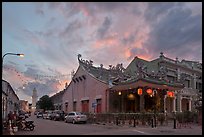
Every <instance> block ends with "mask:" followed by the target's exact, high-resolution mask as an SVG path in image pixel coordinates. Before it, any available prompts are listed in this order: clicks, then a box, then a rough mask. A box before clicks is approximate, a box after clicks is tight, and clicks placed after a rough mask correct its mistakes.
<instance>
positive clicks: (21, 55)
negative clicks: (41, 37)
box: [2, 53, 24, 76]
mask: <svg viewBox="0 0 204 137" xmlns="http://www.w3.org/2000/svg"><path fill="white" fill-rule="evenodd" d="M6 55H15V56H20V57H24V54H16V53H6V54H4V55H3V57H2V76H3V61H4V57H5V56H6Z"/></svg>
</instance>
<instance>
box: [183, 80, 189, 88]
mask: <svg viewBox="0 0 204 137" xmlns="http://www.w3.org/2000/svg"><path fill="white" fill-rule="evenodd" d="M184 85H185V87H187V88H189V87H190V80H185V82H184Z"/></svg>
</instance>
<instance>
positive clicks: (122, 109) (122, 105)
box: [121, 93, 124, 112]
mask: <svg viewBox="0 0 204 137" xmlns="http://www.w3.org/2000/svg"><path fill="white" fill-rule="evenodd" d="M123 94H124V93H123ZM123 94H122V95H121V112H124V104H123Z"/></svg>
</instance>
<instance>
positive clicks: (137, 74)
mask: <svg viewBox="0 0 204 137" xmlns="http://www.w3.org/2000/svg"><path fill="white" fill-rule="evenodd" d="M78 61H79V65H80V66H82V67H83V68H84V69H85V70H86V71H87V72H88V73H89V74H90V75H92V76H94V77H95V78H96V79H98V80H101V81H104V82H105V83H107V84H109V85H111V86H110V87H112V86H114V85H125V84H130V83H135V82H137V81H139V80H142V81H145V82H150V83H154V84H160V85H168V86H171V87H183V84H181V83H179V82H175V83H170V82H169V81H168V79H167V76H166V73H167V70H166V68H165V67H160V68H159V69H158V71H157V72H152V71H147V66H148V67H150V66H154V64H155V63H154V64H153V63H151V62H148V61H145V60H142V59H139V58H138V57H136V58H134V60H133V61H132V62H131V63H130V65H129V66H128V67H127V69H125V68H124V67H123V66H122V63H121V64H117V65H116V66H112V65H109V69H106V68H103V65H102V64H101V65H100V67H95V66H93V61H92V60H83V59H81V55H80V54H79V55H78ZM154 61H158V60H154ZM154 61H153V62H154ZM131 67H132V70H135V71H134V72H130V71H129V68H131Z"/></svg>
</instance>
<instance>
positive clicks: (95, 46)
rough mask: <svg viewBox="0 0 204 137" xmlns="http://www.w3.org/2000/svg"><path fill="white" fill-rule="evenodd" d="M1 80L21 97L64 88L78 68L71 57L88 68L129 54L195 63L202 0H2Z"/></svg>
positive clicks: (198, 57) (199, 50)
mask: <svg viewBox="0 0 204 137" xmlns="http://www.w3.org/2000/svg"><path fill="white" fill-rule="evenodd" d="M2 8H3V9H2V29H3V30H2V39H3V40H2V56H3V55H4V54H5V53H8V52H11V53H23V54H25V57H24V58H21V57H18V56H11V55H7V56H5V58H4V62H3V79H4V80H6V81H8V82H9V83H10V84H11V86H12V87H13V89H14V91H15V92H16V94H17V95H18V96H19V98H20V99H24V100H28V101H29V103H31V95H32V90H33V88H34V87H36V89H37V92H38V97H39V98H40V97H42V96H43V95H53V94H54V93H56V92H59V91H61V90H63V89H64V85H65V83H66V82H67V83H69V82H70V79H71V75H70V74H71V71H73V70H75V71H76V70H77V68H78V60H77V55H78V54H81V55H82V58H83V59H87V60H92V61H93V64H94V66H100V64H103V66H104V67H105V68H108V65H109V64H112V65H116V64H117V63H123V65H124V67H127V65H128V64H129V63H130V62H131V61H132V60H133V59H134V57H135V56H138V57H139V58H142V59H146V60H149V61H150V60H153V59H156V58H158V57H159V55H160V52H161V51H162V52H163V53H164V55H165V56H167V57H169V58H171V59H175V58H176V57H178V59H179V61H181V60H182V59H185V60H192V61H199V62H200V63H201V62H202V3H201V2H197V3H193V2H186V3H183V2H179V3H173V2H170V3H169V2H164V3H156V2H155V3H149V2H148V3H144V2H141V3H138V2H133V3H132V2H114V3H113V2H109V3H108V2H107V3H104V2H100V3H94V2H87V3H81V2H76V3H73V2H66V3H58V2H50V3H47V2H41V3H37V2H36V3H32V2H29V3H23V2H19V3H18V2H8V3H7V2H4V3H2Z"/></svg>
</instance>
